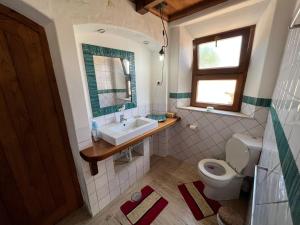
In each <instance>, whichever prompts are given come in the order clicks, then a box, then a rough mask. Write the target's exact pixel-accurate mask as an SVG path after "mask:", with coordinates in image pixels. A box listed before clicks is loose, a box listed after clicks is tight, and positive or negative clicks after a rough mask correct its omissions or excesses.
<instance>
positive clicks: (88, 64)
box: [82, 44, 137, 117]
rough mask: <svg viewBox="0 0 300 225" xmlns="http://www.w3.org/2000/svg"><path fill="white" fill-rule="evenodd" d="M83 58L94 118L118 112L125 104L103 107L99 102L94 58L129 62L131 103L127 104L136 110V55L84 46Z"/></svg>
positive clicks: (117, 50) (126, 106) (126, 105)
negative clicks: (102, 57)
mask: <svg viewBox="0 0 300 225" xmlns="http://www.w3.org/2000/svg"><path fill="white" fill-rule="evenodd" d="M82 51H83V58H84V64H85V71H86V77H87V82H88V89H89V95H90V102H91V108H92V113H93V117H98V116H103V115H107V114H111V113H114V112H117V111H118V110H119V108H120V107H122V105H123V104H119V105H118V104H117V105H112V106H107V107H101V105H100V101H99V95H98V94H99V90H98V87H97V80H96V72H95V65H94V59H93V56H105V57H112V58H120V59H127V60H128V61H129V74H130V87H131V102H127V103H125V108H126V109H131V108H135V107H136V106H137V103H136V78H135V60H134V53H133V52H129V51H124V50H119V49H113V48H106V47H101V46H95V45H90V44H82Z"/></svg>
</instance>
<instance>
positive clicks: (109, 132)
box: [99, 117, 158, 145]
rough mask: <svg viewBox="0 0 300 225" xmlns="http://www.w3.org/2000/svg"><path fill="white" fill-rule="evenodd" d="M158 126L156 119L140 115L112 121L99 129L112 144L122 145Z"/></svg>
mask: <svg viewBox="0 0 300 225" xmlns="http://www.w3.org/2000/svg"><path fill="white" fill-rule="evenodd" d="M156 127H158V122H157V121H156V120H152V119H148V118H144V117H139V118H132V119H128V120H127V121H125V122H122V123H120V122H115V123H111V124H108V125H106V126H103V127H101V128H100V129H99V130H100V133H101V137H102V139H103V140H105V141H107V142H109V143H110V144H112V145H120V144H122V143H124V142H126V141H129V140H130V139H132V138H135V137H137V136H139V135H142V134H144V133H145V132H147V131H150V130H152V129H154V128H156Z"/></svg>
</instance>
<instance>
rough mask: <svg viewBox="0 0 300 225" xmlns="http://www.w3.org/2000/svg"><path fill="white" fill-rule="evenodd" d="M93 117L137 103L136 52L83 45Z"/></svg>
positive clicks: (130, 106)
mask: <svg viewBox="0 0 300 225" xmlns="http://www.w3.org/2000/svg"><path fill="white" fill-rule="evenodd" d="M82 50H83V56H84V63H85V69H86V75H87V82H88V88H89V94H90V102H91V107H92V112H93V117H97V116H102V115H106V114H109V113H114V112H117V111H118V109H119V108H120V107H122V106H123V105H125V107H126V109H129V108H134V107H136V93H135V90H136V87H135V65H134V53H133V52H128V51H123V50H118V49H111V48H105V47H100V46H94V45H88V44H83V45H82Z"/></svg>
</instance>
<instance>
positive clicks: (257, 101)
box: [242, 95, 272, 107]
mask: <svg viewBox="0 0 300 225" xmlns="http://www.w3.org/2000/svg"><path fill="white" fill-rule="evenodd" d="M242 102H244V103H247V104H250V105H255V106H261V107H270V106H271V102H272V99H269V98H255V97H250V96H246V95H244V96H243V100H242Z"/></svg>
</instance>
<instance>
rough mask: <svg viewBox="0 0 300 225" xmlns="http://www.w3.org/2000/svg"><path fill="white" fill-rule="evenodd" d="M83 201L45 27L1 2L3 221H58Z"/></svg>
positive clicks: (0, 213)
mask: <svg viewBox="0 0 300 225" xmlns="http://www.w3.org/2000/svg"><path fill="white" fill-rule="evenodd" d="M81 205H82V198H81V194H80V189H79V185H78V180H77V176H76V172H75V167H74V162H73V158H72V154H71V149H70V144H69V140H68V136H67V132H66V126H65V120H64V116H63V111H62V107H61V103H60V98H59V95H58V90H57V85H56V81H55V77H54V72H53V68H52V62H51V58H50V53H49V48H48V44H47V39H46V35H45V32H44V30H43V28H42V27H41V26H39V25H38V24H36V23H34V22H32V21H30V20H29V19H27V18H25V17H23V16H22V15H20V14H18V13H16V12H14V11H12V10H10V9H8V8H6V7H4V6H2V5H0V224H1V225H2V224H5V225H15V224H16V225H21V224H22V225H23V224H24V225H27V224H29V225H31V224H54V223H55V222H57V221H58V220H60V219H61V218H62V217H64V216H65V215H66V214H68V213H70V212H71V211H73V210H75V209H77V208H79V207H80V206H81Z"/></svg>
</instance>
